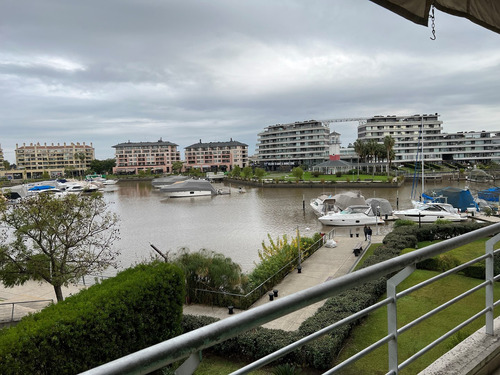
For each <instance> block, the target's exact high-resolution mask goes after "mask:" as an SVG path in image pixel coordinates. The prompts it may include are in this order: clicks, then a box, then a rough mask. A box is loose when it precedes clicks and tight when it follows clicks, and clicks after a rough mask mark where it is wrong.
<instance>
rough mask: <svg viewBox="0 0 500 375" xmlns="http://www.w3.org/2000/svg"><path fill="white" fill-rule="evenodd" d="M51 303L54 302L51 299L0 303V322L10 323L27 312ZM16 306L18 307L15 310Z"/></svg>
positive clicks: (19, 318)
mask: <svg viewBox="0 0 500 375" xmlns="http://www.w3.org/2000/svg"><path fill="white" fill-rule="evenodd" d="M51 303H54V300H53V299H40V300H35V301H22V302H3V303H0V323H12V322H15V321H18V320H21V318H22V317H24V316H26V315H28V314H29V313H32V312H36V311H39V310H41V309H43V308H44V307H46V306H47V305H49V304H51ZM16 307H18V309H17V310H16Z"/></svg>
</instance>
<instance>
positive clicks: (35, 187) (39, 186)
mask: <svg viewBox="0 0 500 375" xmlns="http://www.w3.org/2000/svg"><path fill="white" fill-rule="evenodd" d="M48 189H55V186H51V185H37V186H33V187H32V188H30V189H28V191H41V190H48Z"/></svg>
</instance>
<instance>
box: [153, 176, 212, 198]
mask: <svg viewBox="0 0 500 375" xmlns="http://www.w3.org/2000/svg"><path fill="white" fill-rule="evenodd" d="M160 191H163V192H170V193H172V192H179V191H210V192H211V193H212V195H217V190H216V189H215V188H214V187H213V186H212V184H211V183H210V182H209V181H206V180H186V181H179V182H175V183H173V184H170V185H164V186H162V187H161V188H160Z"/></svg>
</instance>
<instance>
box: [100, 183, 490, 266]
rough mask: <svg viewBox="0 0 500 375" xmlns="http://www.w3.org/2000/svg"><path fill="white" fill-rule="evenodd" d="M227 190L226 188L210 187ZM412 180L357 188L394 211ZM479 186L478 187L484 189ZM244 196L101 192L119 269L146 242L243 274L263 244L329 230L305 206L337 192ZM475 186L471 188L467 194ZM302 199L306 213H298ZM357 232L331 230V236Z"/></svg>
mask: <svg viewBox="0 0 500 375" xmlns="http://www.w3.org/2000/svg"><path fill="white" fill-rule="evenodd" d="M464 184H465V182H449V181H444V182H439V183H438V182H436V183H433V182H430V183H426V186H425V187H426V189H427V188H433V187H441V186H443V187H444V186H457V187H464ZM215 185H216V187H222V188H223V189H225V190H228V188H229V185H228V186H224V185H222V184H215ZM411 185H412V184H411V182H410V183H408V182H407V183H406V184H405V185H403V186H402V187H400V188H398V189H396V188H385V189H382V188H379V189H374V188H364V189H359V190H360V191H361V193H362V194H363V195H364V197H365V198H372V197H377V198H385V199H387V200H389V202H390V203H391V204H392V206H393V209H396V204H397V203H399V209H404V208H410V206H411V204H410V194H411V188H412V186H411ZM483 188H484V186H478V187H477V189H483ZM244 190H245V193H238V190H237V189H236V188H235V187H234V188H233V189H232V194H230V195H219V196H214V197H197V198H174V199H172V198H170V199H169V198H166V197H165V196H164V194H163V193H161V192H159V190H157V189H154V188H153V187H152V186H151V183H150V182H149V181H148V182H132V181H130V182H123V181H122V182H120V183H118V184H117V185H116V186H114V187H113V188H112V189H111V190H108V191H105V198H106V200H107V201H109V202H110V203H112V204H111V208H112V209H113V210H114V211H116V212H117V213H118V215H119V216H120V218H121V221H120V232H121V234H120V236H121V239H120V240H119V241H116V242H115V245H114V246H115V247H116V248H117V249H120V250H121V256H120V268H121V269H123V268H126V267H128V266H130V265H133V264H135V263H137V262H140V261H142V260H147V259H149V258H150V257H151V256H152V255H153V254H154V251H153V249H152V248H151V247H150V243H152V244H153V245H155V246H156V247H157V248H159V249H160V250H161V251H163V252H164V253H165V252H170V253H171V254H172V253H175V252H176V251H178V250H179V249H180V248H183V247H185V248H188V249H189V250H191V251H196V250H199V249H202V248H205V249H209V250H214V251H216V252H220V253H223V254H225V255H226V256H228V257H230V258H231V259H232V260H233V261H235V262H237V263H239V264H240V265H241V266H242V268H243V270H244V271H249V270H251V269H252V268H253V266H254V262H258V250H260V249H261V248H262V242H263V241H265V242H266V243H269V240H268V237H267V236H268V234H269V235H271V237H272V238H273V239H276V238H277V237H278V236H282V235H283V234H287V235H288V236H289V237H293V236H295V235H296V229H297V228H299V230H300V233H301V235H304V236H308V235H312V234H313V233H314V232H320V231H321V232H328V231H330V230H331V229H333V227H326V226H323V225H322V224H321V223H320V222H319V221H318V220H317V217H316V216H315V215H314V213H313V212H312V210H311V208H310V207H309V201H310V200H311V199H313V198H315V197H317V196H318V195H320V194H322V193H333V194H337V193H341V192H344V191H347V190H346V189H341V188H332V189H331V190H327V189H321V188H314V189H310V188H304V189H300V188H278V189H275V188H252V187H244ZM473 190H474V187H473V186H471V191H473ZM303 201H304V202H305V210H303ZM390 229H391V224H388V225H384V226H380V227H379V228H378V230H379V231H380V233H387V232H388V231H390ZM359 230H362V228H356V227H353V228H336V229H335V233H336V235H340V236H342V235H348V234H349V231H353V232H355V231H359Z"/></svg>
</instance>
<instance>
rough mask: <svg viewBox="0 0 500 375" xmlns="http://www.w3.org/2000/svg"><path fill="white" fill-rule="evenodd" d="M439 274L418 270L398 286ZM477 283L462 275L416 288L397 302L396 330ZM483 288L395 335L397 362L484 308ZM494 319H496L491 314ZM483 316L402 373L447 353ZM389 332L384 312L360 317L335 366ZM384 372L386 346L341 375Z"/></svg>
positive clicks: (499, 287)
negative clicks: (396, 338)
mask: <svg viewBox="0 0 500 375" xmlns="http://www.w3.org/2000/svg"><path fill="white" fill-rule="evenodd" d="M436 274H438V273H437V272H434V271H416V272H414V273H413V274H412V275H411V276H410V277H409V278H408V279H406V280H405V281H404V282H403V283H402V284H401V285H400V287H399V288H398V290H404V289H407V288H408V287H410V286H411V285H415V284H417V283H419V282H421V281H423V280H426V279H428V278H430V277H432V276H434V275H436ZM480 283H481V280H478V279H472V278H468V277H465V276H460V275H451V276H449V277H447V278H445V279H443V280H439V281H437V282H435V283H433V284H432V285H429V286H427V287H425V288H422V289H419V290H418V291H415V292H413V293H412V294H410V295H408V296H405V297H403V298H402V299H400V300H399V301H398V327H402V326H404V325H405V324H407V323H409V322H410V321H412V320H414V319H416V318H417V317H419V316H421V315H423V314H425V313H426V312H428V311H430V310H432V309H433V308H435V307H436V306H438V305H440V304H442V303H444V302H446V301H448V300H450V299H452V298H453V297H455V296H457V295H459V294H460V293H462V292H464V291H465V290H467V289H470V288H472V287H473V286H475V285H477V284H480ZM499 296H500V285H498V284H497V285H495V300H497V299H498V298H499ZM484 301H485V291H484V288H483V289H481V290H479V291H477V292H475V293H474V294H472V295H471V296H468V297H466V298H464V299H462V300H461V301H459V302H457V303H456V304H454V305H453V306H450V307H448V308H446V309H445V310H443V311H441V312H440V313H438V314H437V315H435V316H433V317H431V318H429V319H427V320H425V321H424V322H421V323H420V324H418V325H417V326H415V327H413V328H411V329H409V330H408V331H406V332H404V333H402V334H401V335H400V336H399V339H398V344H399V349H398V350H399V363H401V362H402V361H404V360H405V359H407V358H409V357H410V356H411V355H413V354H415V353H416V352H417V351H419V350H420V349H422V348H423V347H425V346H426V345H428V344H429V343H431V342H432V341H433V340H435V339H437V338H438V337H439V336H440V335H443V334H444V333H446V332H447V331H449V330H450V329H452V328H453V327H455V326H456V325H458V324H460V323H461V322H463V321H464V320H466V319H468V318H469V317H470V316H472V315H474V314H475V313H476V312H478V311H480V310H482V309H483V308H484V303H485V302H484ZM495 315H496V316H497V315H498V313H497V314H495ZM484 324H485V319H484V317H481V318H479V319H476V320H475V321H474V322H472V323H471V324H469V325H468V326H466V327H465V328H463V329H462V330H461V331H459V332H458V333H456V334H455V335H453V336H452V337H450V338H448V339H447V340H445V341H444V342H442V343H441V344H439V345H438V346H437V347H435V348H434V349H432V350H431V351H429V352H427V353H426V354H424V355H423V356H422V357H420V358H419V359H417V360H416V361H415V362H413V363H412V364H411V365H409V366H407V367H406V368H404V369H403V370H402V372H401V373H403V374H416V373H418V372H419V371H421V370H423V369H424V368H425V367H427V366H428V365H429V364H431V363H432V362H434V361H435V360H436V359H437V358H439V357H440V356H442V355H443V354H444V353H446V352H447V351H449V350H450V349H451V348H452V347H453V346H455V345H456V344H458V343H459V342H460V341H462V340H463V339H464V338H466V337H467V336H469V335H470V334H472V333H473V332H475V331H476V330H478V329H479V328H481V327H483V326H484ZM386 334H387V309H386V308H381V309H379V310H377V311H376V312H375V313H373V314H371V315H370V316H368V317H367V318H365V319H363V320H362V322H361V324H360V325H358V326H357V327H356V328H355V329H354V330H353V332H352V333H351V335H350V337H349V339H348V341H347V343H346V346H345V348H344V350H343V351H342V353H341V354H340V358H339V362H341V361H342V360H345V359H346V358H348V357H349V356H352V355H354V354H356V353H357V352H359V351H360V350H362V349H364V348H365V347H366V346H368V345H370V344H371V343H373V342H375V341H377V340H378V339H380V338H382V337H383V336H385V335H386ZM387 368H388V353H387V345H383V346H382V347H380V348H378V349H377V350H375V351H373V352H372V353H370V354H369V355H368V356H366V357H364V358H363V359H361V360H359V361H357V362H356V363H355V364H353V365H351V366H350V367H348V368H346V369H345V370H344V371H343V372H342V374H348V375H350V374H353V375H354V374H356V375H357V374H368V373H369V374H385V373H386V372H387Z"/></svg>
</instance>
